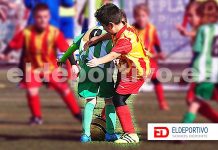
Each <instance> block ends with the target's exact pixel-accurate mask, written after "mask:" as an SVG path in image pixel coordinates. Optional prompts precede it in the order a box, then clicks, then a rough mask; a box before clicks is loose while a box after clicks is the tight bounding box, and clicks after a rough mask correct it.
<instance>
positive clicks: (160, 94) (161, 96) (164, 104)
mask: <svg viewBox="0 0 218 150" xmlns="http://www.w3.org/2000/svg"><path fill="white" fill-rule="evenodd" d="M154 88H155V92H156V95H157V100H158V102H159V105H160V107H161V108H163V107H168V103H167V101H166V100H165V98H164V92H163V86H162V84H160V83H159V84H156V85H154Z"/></svg>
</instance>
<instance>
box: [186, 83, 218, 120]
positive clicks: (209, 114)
mask: <svg viewBox="0 0 218 150" xmlns="http://www.w3.org/2000/svg"><path fill="white" fill-rule="evenodd" d="M195 86H196V83H191V84H190V87H189V90H188V93H187V97H186V101H187V103H188V105H190V104H191V103H192V102H193V101H194V100H195ZM214 91H215V90H214ZM214 93H215V92H214ZM214 95H215V94H214ZM199 113H200V114H201V115H202V116H204V117H206V118H207V119H209V120H210V121H212V122H217V121H218V112H217V111H216V110H214V109H213V108H212V107H211V106H210V105H209V104H208V103H207V102H204V101H201V107H200V108H199Z"/></svg>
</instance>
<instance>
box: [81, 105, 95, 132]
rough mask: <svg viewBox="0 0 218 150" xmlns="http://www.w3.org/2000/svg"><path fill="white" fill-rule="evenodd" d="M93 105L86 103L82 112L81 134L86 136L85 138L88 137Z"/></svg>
mask: <svg viewBox="0 0 218 150" xmlns="http://www.w3.org/2000/svg"><path fill="white" fill-rule="evenodd" d="M94 108H95V105H94V104H93V103H86V105H85V108H84V111H83V122H82V128H83V134H86V135H87V136H90V135H91V133H90V127H91V123H92V115H93V111H94Z"/></svg>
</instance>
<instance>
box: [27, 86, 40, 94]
mask: <svg viewBox="0 0 218 150" xmlns="http://www.w3.org/2000/svg"><path fill="white" fill-rule="evenodd" d="M27 93H28V94H29V95H30V96H36V95H38V94H39V90H38V88H31V89H27Z"/></svg>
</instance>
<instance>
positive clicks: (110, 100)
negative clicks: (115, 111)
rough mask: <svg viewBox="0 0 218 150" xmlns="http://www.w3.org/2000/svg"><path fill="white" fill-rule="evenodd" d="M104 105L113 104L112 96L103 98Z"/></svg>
mask: <svg viewBox="0 0 218 150" xmlns="http://www.w3.org/2000/svg"><path fill="white" fill-rule="evenodd" d="M105 105H113V101H112V98H105Z"/></svg>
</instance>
